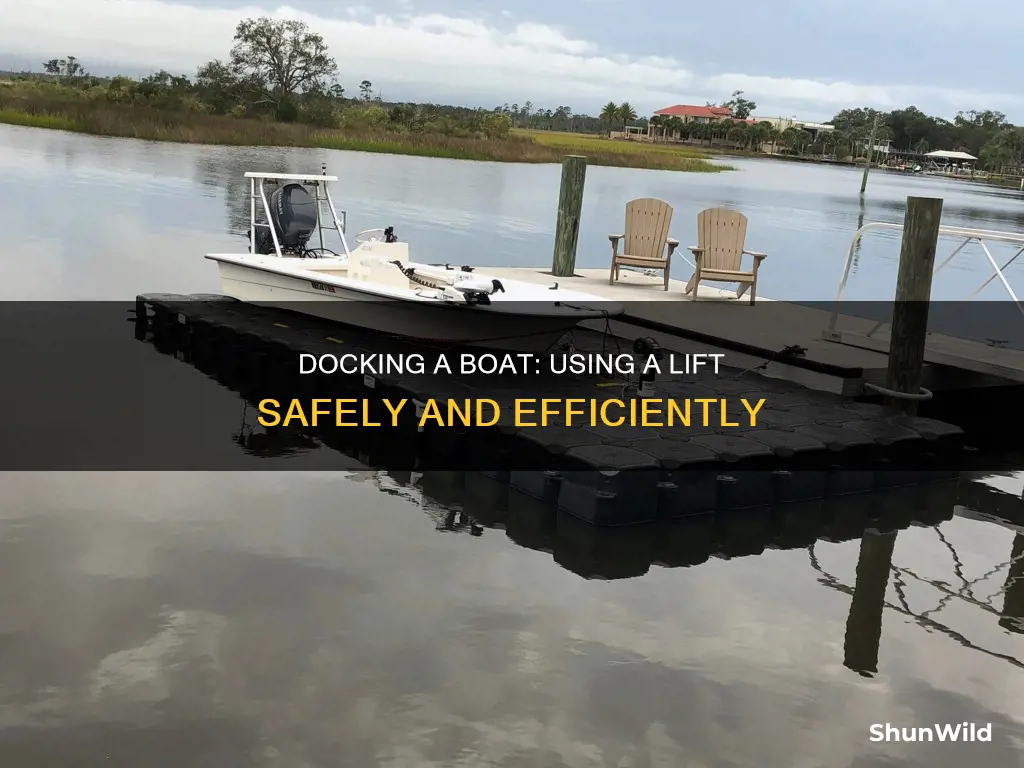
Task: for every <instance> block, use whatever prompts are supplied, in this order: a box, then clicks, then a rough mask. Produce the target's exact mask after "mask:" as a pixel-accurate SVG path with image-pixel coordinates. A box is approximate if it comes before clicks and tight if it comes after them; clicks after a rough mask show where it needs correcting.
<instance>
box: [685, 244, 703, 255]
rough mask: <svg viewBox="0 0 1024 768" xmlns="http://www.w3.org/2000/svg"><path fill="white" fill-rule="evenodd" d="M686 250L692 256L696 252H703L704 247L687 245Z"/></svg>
mask: <svg viewBox="0 0 1024 768" xmlns="http://www.w3.org/2000/svg"><path fill="white" fill-rule="evenodd" d="M686 250H688V251H689V252H690V253H692V254H693V255H694V256H696V255H697V254H698V253H704V249H703V248H701V247H700V246H697V245H688V246H686Z"/></svg>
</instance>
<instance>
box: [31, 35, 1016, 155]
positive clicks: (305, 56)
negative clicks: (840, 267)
mask: <svg viewBox="0 0 1024 768" xmlns="http://www.w3.org/2000/svg"><path fill="white" fill-rule="evenodd" d="M43 69H44V72H45V73H46V75H47V76H48V77H49V78H50V79H52V80H55V81H56V82H57V83H58V84H60V85H61V86H64V87H66V88H71V89H76V90H78V91H81V92H84V93H85V94H87V95H89V96H93V97H97V98H103V99H106V100H109V101H112V102H118V103H124V104H145V105H148V106H153V107H157V108H161V109H172V110H191V111H197V112H205V113H209V114H215V115H231V116H234V117H250V118H253V117H255V118H263V119H268V118H269V119H275V120H278V121H281V122H295V121H298V122H304V123H308V124H311V125H317V126H324V127H336V128H343V129H344V128H357V129H367V128H369V129H382V130H390V131H399V132H415V133H431V134H443V135H455V136H487V137H501V136H505V135H507V134H508V132H509V131H510V129H512V128H528V129H535V130H554V131H571V132H580V133H594V134H598V133H601V132H606V131H608V130H612V129H622V128H625V127H626V126H627V125H636V126H639V127H641V128H647V127H648V126H649V127H650V128H651V129H653V133H654V134H655V135H661V136H663V137H672V138H676V139H681V140H694V141H697V142H700V141H704V140H706V141H707V142H708V143H709V144H711V143H713V142H714V141H716V140H719V141H728V142H730V143H733V144H734V145H735V146H737V147H739V148H744V149H749V150H761V149H763V148H764V147H765V145H766V144H767V145H768V148H769V150H770V151H773V152H774V151H776V150H780V151H784V152H792V153H795V154H805V153H812V154H814V153H819V154H822V155H825V154H831V155H834V156H836V157H847V156H849V157H856V156H858V155H860V154H863V152H864V150H865V149H866V147H867V137H868V134H869V133H870V131H871V126H872V123H873V121H874V120H875V118H876V117H878V120H879V126H878V130H877V132H876V142H878V143H884V142H886V141H888V142H890V143H891V146H892V147H893V148H895V149H897V150H901V151H904V152H909V153H917V154H924V153H925V152H928V151H932V150H936V149H943V150H961V151H965V152H968V153H970V154H972V155H974V156H976V157H979V158H980V161H981V165H982V167H984V168H986V169H989V170H993V171H1013V170H1020V169H1021V168H1022V167H1024V128H1019V127H1017V126H1015V125H1013V124H1011V123H1010V122H1009V121H1008V120H1007V119H1006V116H1005V115H1004V114H1003V113H1002V112H998V111H995V110H981V111H975V110H970V111H961V112H959V113H958V114H957V115H956V117H955V118H954V119H953V120H951V121H950V120H945V119H943V118H939V117H933V116H930V115H926V114H925V113H924V112H922V111H921V110H919V109H918V108H917V107H914V106H910V107H906V108H904V109H899V110H893V111H890V112H880V111H877V110H874V109H871V108H868V107H861V108H856V109H845V110H842V111H841V112H839V113H838V114H836V115H835V116H834V117H833V118H832V120H831V121H830V123H831V124H832V125H833V126H834V128H835V129H834V130H833V131H829V132H823V133H821V135H820V137H819V138H818V139H816V140H813V139H812V136H811V134H809V133H808V132H806V131H803V130H800V129H797V128H788V129H785V130H778V129H775V128H773V127H772V126H771V124H769V123H765V122H757V123H754V124H750V123H748V122H745V120H746V119H747V118H749V117H750V116H751V115H752V113H753V111H754V110H755V109H756V107H757V105H756V103H755V102H753V101H751V100H750V99H748V98H745V97H744V95H743V92H742V91H736V92H734V93H733V94H732V98H731V99H729V100H727V101H724V102H722V103H721V104H720V105H718V106H726V107H729V108H731V109H732V114H733V118H735V119H731V118H725V119H722V120H718V121H714V122H710V123H697V122H683V121H682V120H680V119H679V118H674V117H667V116H661V115H655V116H653V117H652V118H650V119H649V120H648V119H647V118H643V117H638V114H637V110H636V109H635V107H634V106H633V105H632V104H630V103H629V102H628V101H623V102H621V103H616V102H614V101H610V102H608V103H607V104H605V105H604V107H603V108H602V109H601V111H600V112H599V114H598V115H597V116H591V115H588V114H585V113H581V112H576V111H574V110H573V109H572V108H571V107H569V106H564V105H560V106H558V107H556V108H555V109H547V108H537V107H535V105H534V104H533V102H531V101H529V100H527V101H524V102H522V103H521V104H520V103H514V104H511V105H509V104H508V103H506V104H503V105H501V106H498V107H495V108H493V109H489V110H488V109H473V108H469V107H459V106H450V105H439V104H419V103H409V102H404V103H398V102H387V101H384V99H383V98H382V96H381V94H380V92H379V91H375V90H374V87H373V83H371V82H370V81H369V80H365V79H364V80H362V81H361V82H360V83H359V85H358V87H357V89H356V91H357V95H353V96H351V97H350V96H348V95H347V93H346V89H345V88H344V87H343V86H342V85H341V83H340V82H339V80H338V66H337V62H336V61H335V60H334V59H333V58H332V57H331V56H330V54H329V52H328V49H327V45H326V43H325V41H324V39H323V37H322V36H321V35H319V34H317V33H316V32H313V31H312V30H311V29H309V27H308V26H307V25H306V24H305V23H304V22H301V21H290V20H275V19H270V18H268V17H260V18H257V19H246V20H243V21H241V22H239V24H238V26H237V27H236V30H235V35H234V38H233V40H232V47H231V49H230V51H229V52H228V56H227V58H226V59H225V60H221V59H215V60H213V61H209V62H207V63H205V64H203V65H202V66H201V67H199V68H198V70H197V72H196V74H195V76H194V77H193V78H189V77H186V76H185V75H175V74H172V73H170V72H167V71H160V72H157V73H155V74H153V75H150V76H148V77H145V78H142V79H139V80H135V79H132V78H129V77H124V76H118V77H113V78H97V77H93V76H91V75H90V74H89V73H88V72H86V70H85V69H84V67H83V65H82V64H81V62H79V61H78V59H77V58H75V57H74V56H68V57H66V58H64V59H51V60H50V61H47V62H45V63H44V65H43ZM708 106H713V105H712V104H710V103H709V104H708Z"/></svg>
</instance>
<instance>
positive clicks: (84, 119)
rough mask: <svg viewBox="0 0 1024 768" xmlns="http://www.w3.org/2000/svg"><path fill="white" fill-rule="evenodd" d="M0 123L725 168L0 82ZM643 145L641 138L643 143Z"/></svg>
mask: <svg viewBox="0 0 1024 768" xmlns="http://www.w3.org/2000/svg"><path fill="white" fill-rule="evenodd" d="M0 123H7V124H10V125H21V126H28V127H33V128H50V129H56V130H63V131H73V132H76V133H87V134H92V135H96V136H116V137H122V138H134V139H145V140H149V141H168V142H179V143H188V144H221V145H233V146H253V147H318V148H324V149H340V150H349V151H354V152H377V153H382V154H393V155H414V156H420V157H440V158H449V159H452V160H481V161H491V162H502V163H560V162H561V161H562V159H563V157H564V156H565V155H566V154H573V153H580V154H586V155H587V158H588V161H589V162H590V164H592V165H605V166H619V167H626V168H647V169H651V170H670V171H690V172H705V173H706V172H716V171H723V170H730V169H729V167H728V166H724V165H719V164H715V163H712V162H710V161H708V160H707V159H705V158H704V157H703V156H702V155H700V153H698V152H695V151H693V150H689V151H687V150H677V149H666V148H651V149H648V150H646V151H636V150H634V149H626V148H625V147H619V146H616V145H618V144H628V142H612V141H609V140H607V139H601V138H595V137H590V136H585V135H580V134H564V135H557V134H554V133H552V132H545V135H543V136H540V135H538V134H536V133H534V134H532V135H523V134H521V133H518V132H515V133H513V134H512V135H509V136H508V137H506V138H500V139H486V138H461V137H456V136H445V135H436V134H415V133H394V132H390V131H382V130H377V131H365V132H362V131H361V132H354V131H343V130H337V129H323V128H316V127H313V126H308V125H301V124H297V123H279V122H273V121H270V120H250V119H240V118H234V117H222V116H218V115H209V114H203V113H197V112H171V111H167V110H162V109H156V108H153V107H148V106H137V105H126V104H118V103H114V102H107V101H100V100H98V99H85V98H77V99H75V98H53V97H50V96H48V95H47V94H45V93H42V92H40V93H27V94H26V93H15V92H13V91H12V90H10V89H5V88H2V87H0ZM641 146H642V145H641Z"/></svg>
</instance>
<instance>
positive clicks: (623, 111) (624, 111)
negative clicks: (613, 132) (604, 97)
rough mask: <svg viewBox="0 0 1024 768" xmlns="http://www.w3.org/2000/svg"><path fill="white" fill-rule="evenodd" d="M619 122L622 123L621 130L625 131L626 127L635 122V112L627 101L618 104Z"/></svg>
mask: <svg viewBox="0 0 1024 768" xmlns="http://www.w3.org/2000/svg"><path fill="white" fill-rule="evenodd" d="M619 120H621V121H622V130H626V126H627V125H629V123H630V122H632V121H633V120H636V110H635V109H633V105H632V104H630V103H629V102H628V101H624V102H622V103H621V104H619Z"/></svg>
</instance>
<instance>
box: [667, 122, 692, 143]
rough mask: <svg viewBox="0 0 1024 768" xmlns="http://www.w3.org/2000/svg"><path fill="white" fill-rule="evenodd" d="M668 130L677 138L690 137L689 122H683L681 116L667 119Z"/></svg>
mask: <svg viewBox="0 0 1024 768" xmlns="http://www.w3.org/2000/svg"><path fill="white" fill-rule="evenodd" d="M668 127H669V130H670V131H672V135H673V136H675V138H676V139H677V140H683V139H688V138H690V124H689V123H684V122H683V118H681V117H673V118H671V119H670V120H669V121H668Z"/></svg>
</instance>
